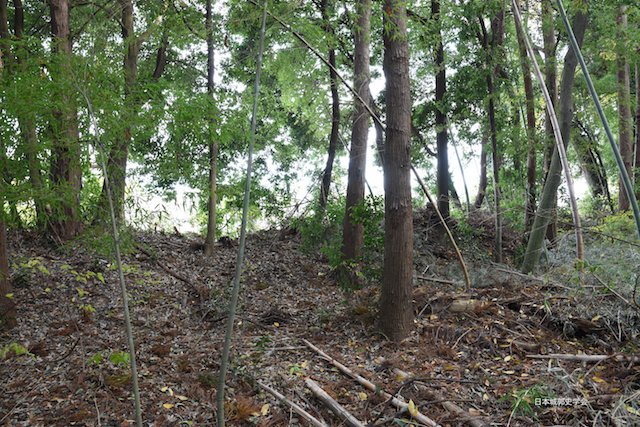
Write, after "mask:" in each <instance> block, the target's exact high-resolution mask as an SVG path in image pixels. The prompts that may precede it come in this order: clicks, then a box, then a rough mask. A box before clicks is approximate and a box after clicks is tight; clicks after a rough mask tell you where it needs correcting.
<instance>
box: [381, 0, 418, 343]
mask: <svg viewBox="0 0 640 427" xmlns="http://www.w3.org/2000/svg"><path fill="white" fill-rule="evenodd" d="M383 8H384V9H383V16H384V28H385V30H384V31H383V38H384V48H385V51H384V62H383V67H384V73H385V77H386V97H387V128H386V143H385V173H384V188H385V253H384V271H383V277H382V289H381V291H380V328H381V330H382V332H383V333H384V334H385V335H386V336H387V338H389V339H390V340H392V341H401V340H402V339H404V338H405V337H406V336H407V335H408V334H409V331H410V330H411V328H412V326H413V309H412V299H411V298H412V289H413V213H412V203H411V180H410V178H411V177H410V173H411V95H410V80H409V48H408V42H407V14H406V9H405V3H404V2H403V1H400V0H386V1H385V2H384V5H383Z"/></svg>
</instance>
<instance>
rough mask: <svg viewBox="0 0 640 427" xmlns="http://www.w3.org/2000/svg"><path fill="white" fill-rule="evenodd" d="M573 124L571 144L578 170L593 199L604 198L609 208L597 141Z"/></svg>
mask: <svg viewBox="0 0 640 427" xmlns="http://www.w3.org/2000/svg"><path fill="white" fill-rule="evenodd" d="M574 124H575V125H574V132H573V134H572V140H571V143H572V145H573V149H574V150H575V151H576V154H577V155H578V158H579V160H580V169H581V170H582V175H583V176H584V178H585V180H586V181H587V185H588V186H589V189H590V191H591V195H592V196H593V197H605V198H606V199H607V200H608V202H609V205H610V206H611V196H610V194H609V185H608V184H607V170H606V168H605V167H604V164H603V163H602V158H601V156H600V153H599V151H598V145H597V141H595V140H594V138H593V136H592V135H591V133H590V132H589V131H588V129H586V128H585V127H584V126H582V124H581V123H576V121H575V120H574ZM612 212H613V210H612Z"/></svg>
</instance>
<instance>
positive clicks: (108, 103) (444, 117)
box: [0, 0, 640, 285]
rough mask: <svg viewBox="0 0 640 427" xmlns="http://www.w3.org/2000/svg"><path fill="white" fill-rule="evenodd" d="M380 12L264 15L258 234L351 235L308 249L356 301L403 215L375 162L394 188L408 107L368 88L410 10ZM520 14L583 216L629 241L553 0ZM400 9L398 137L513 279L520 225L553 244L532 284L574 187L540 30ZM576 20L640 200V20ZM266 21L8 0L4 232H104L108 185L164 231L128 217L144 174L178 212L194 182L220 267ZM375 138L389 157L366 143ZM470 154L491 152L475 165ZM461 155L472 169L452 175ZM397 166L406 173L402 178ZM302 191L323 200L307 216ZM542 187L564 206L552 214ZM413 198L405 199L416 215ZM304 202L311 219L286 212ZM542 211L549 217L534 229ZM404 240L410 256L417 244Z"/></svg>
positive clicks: (606, 10) (122, 207) (168, 9)
mask: <svg viewBox="0 0 640 427" xmlns="http://www.w3.org/2000/svg"><path fill="white" fill-rule="evenodd" d="M373 6H374V7H372V3H371V2H369V1H357V2H355V3H354V2H347V1H342V2H339V1H329V0H318V1H307V2H286V1H278V2H273V3H270V4H268V9H269V18H268V23H267V31H266V41H265V43H266V45H265V46H266V50H265V60H264V64H263V77H262V81H261V88H260V94H261V96H260V102H259V106H258V114H257V117H258V127H257V129H258V130H257V134H256V137H257V141H256V150H257V151H256V155H255V159H254V161H253V166H254V173H255V177H254V179H253V181H252V188H251V191H252V197H251V205H250V206H251V210H250V215H249V218H250V227H252V225H251V224H253V227H254V228H255V225H256V224H263V221H264V220H267V221H269V222H270V223H271V224H278V225H280V226H283V225H284V226H286V225H288V224H290V223H291V222H292V221H293V220H294V218H293V216H294V215H295V217H296V218H295V219H296V220H297V221H298V226H299V227H302V228H304V224H307V226H308V224H309V219H310V218H312V220H311V223H313V224H322V225H323V226H324V227H325V228H326V227H330V226H334V230H333V232H332V233H331V237H326V233H324V234H323V233H318V232H317V230H316V231H309V232H310V233H312V234H313V233H315V234H314V236H316V237H317V236H319V235H323V236H324V237H323V239H324V241H318V242H316V243H318V244H319V245H320V246H321V247H323V248H324V250H325V251H326V252H327V253H329V254H330V258H331V255H332V256H333V258H331V259H332V263H333V265H334V267H336V268H337V269H338V270H339V271H340V272H341V277H342V280H345V281H346V282H350V283H351V284H356V285H358V284H361V282H362V281H363V280H364V279H363V275H362V271H361V270H362V268H363V265H362V264H363V263H366V260H364V259H363V248H364V245H365V237H364V224H363V222H364V220H363V219H362V218H369V219H371V218H377V216H376V215H375V212H381V211H382V210H384V209H385V208H384V207H383V206H384V203H383V201H382V199H381V198H379V197H375V196H374V195H373V194H369V195H367V193H366V192H365V184H366V183H365V179H364V170H365V160H364V159H365V158H366V155H367V154H366V153H367V152H369V153H371V152H373V153H374V157H375V158H376V161H377V163H378V164H379V165H380V167H381V168H382V169H384V170H385V177H387V176H389V177H391V172H389V170H387V167H386V166H385V165H386V164H390V165H393V164H395V163H397V162H395V161H396V160H398V157H397V156H398V155H400V154H398V153H399V152H396V151H394V150H391V148H390V147H391V145H390V143H389V138H390V136H389V135H390V133H392V131H393V128H392V129H391V131H390V130H389V129H386V130H385V125H387V124H388V123H387V122H389V120H390V119H391V117H392V115H390V112H394V113H395V112H396V110H394V109H391V110H389V106H390V105H396V101H398V100H397V99H396V98H394V97H395V96H396V95H395V93H396V92H394V95H393V96H389V93H390V92H389V88H390V87H392V86H390V85H389V80H390V78H387V87H386V89H385V90H382V91H381V92H380V94H379V95H378V96H377V97H376V98H375V99H374V97H373V96H372V95H371V90H370V88H369V83H370V81H371V79H372V78H374V79H376V78H377V79H379V78H382V77H383V76H382V73H381V70H382V71H383V73H388V72H389V70H390V68H391V67H392V66H393V65H394V64H395V61H389V62H385V60H384V55H385V53H387V52H388V49H387V48H385V46H383V44H382V43H381V42H382V40H383V39H384V38H385V37H384V36H385V35H388V33H389V27H388V26H389V25H390V24H389V22H392V21H393V19H395V18H396V12H395V11H392V10H391V9H390V8H389V7H388V6H385V7H380V5H379V4H377V3H374V4H373ZM521 6H523V15H524V17H525V18H524V19H525V27H524V28H525V29H526V32H528V33H529V34H530V35H531V37H532V40H531V41H532V43H533V46H534V51H535V52H536V60H537V61H538V62H539V63H540V67H541V68H542V69H543V70H544V75H545V84H546V87H547V89H548V91H549V92H550V95H551V101H552V103H554V104H556V108H557V112H558V117H559V121H560V123H561V128H562V132H563V141H564V143H565V144H566V145H567V146H569V147H571V148H572V149H570V150H569V154H568V156H569V163H570V165H571V166H572V168H573V173H575V174H577V175H580V174H582V175H584V177H585V178H586V182H587V184H588V185H589V189H590V191H589V193H588V194H587V196H586V197H585V198H584V199H583V200H582V205H581V208H582V211H583V213H587V214H588V215H591V216H593V217H595V218H596V219H599V218H602V217H603V216H605V215H613V214H620V216H618V217H615V219H614V220H613V221H614V222H615V221H619V222H622V223H623V224H625V225H624V226H625V227H629V226H631V229H633V227H632V225H631V224H630V223H631V217H630V215H629V209H630V198H629V197H628V195H627V194H626V191H625V190H624V188H622V187H621V185H619V182H618V172H617V170H616V168H615V161H614V157H613V155H612V153H611V152H610V150H609V149H608V148H607V147H606V138H605V132H604V130H603V129H602V126H601V124H600V120H599V119H598V116H597V113H596V109H595V107H594V106H593V103H592V102H591V100H590V98H589V94H588V91H587V89H586V85H585V83H584V79H582V76H581V71H580V70H578V71H576V60H575V54H574V53H573V49H572V48H570V47H569V43H568V38H567V35H566V31H565V29H564V27H563V26H562V24H561V21H560V19H559V17H558V14H557V11H556V10H555V6H554V4H552V3H551V2H550V1H547V0H544V1H540V2H529V3H527V4H525V5H521ZM394 7H396V6H394ZM398 7H399V9H398V10H402V13H400V12H398V15H397V18H398V19H399V20H400V21H402V22H403V25H406V26H407V29H406V35H402V36H397V37H395V36H394V37H390V40H391V41H394V40H395V39H396V38H398V39H401V41H403V42H405V43H406V46H407V48H408V49H409V51H408V52H409V63H408V65H409V66H408V69H407V72H408V73H409V76H410V78H411V83H410V93H411V111H410V117H411V119H410V120H411V123H410V127H407V128H405V129H403V130H401V132H405V134H407V133H409V132H410V134H411V135H412V141H411V142H410V150H411V160H410V163H411V164H412V165H413V166H414V167H415V168H416V169H414V172H415V173H416V175H417V176H418V175H419V173H420V174H424V176H423V179H424V180H425V181H426V182H427V186H428V187H430V188H431V189H432V191H433V192H434V193H435V194H436V196H437V206H438V209H439V211H440V212H441V214H442V215H443V216H444V218H445V219H449V218H450V217H452V216H453V217H455V218H457V219H461V220H463V219H464V217H465V216H466V215H467V214H468V213H469V212H471V211H473V210H478V209H486V210H488V211H490V212H492V214H493V215H494V217H495V221H496V223H495V224H496V242H495V246H494V249H493V251H492V252H493V254H494V256H495V259H496V260H497V261H499V262H501V261H502V243H501V237H500V235H501V234H500V230H501V229H502V226H503V221H506V222H507V223H508V225H509V226H511V227H514V228H517V229H519V230H522V231H523V232H524V233H526V234H527V235H529V234H528V233H530V232H531V231H532V230H538V231H539V230H543V229H544V230H546V231H545V232H544V233H543V237H542V238H539V239H536V240H535V242H533V243H532V241H533V239H531V241H529V243H528V247H527V249H526V254H525V256H524V260H525V262H524V264H523V265H522V269H523V271H524V272H526V273H528V272H531V271H535V270H536V269H537V263H538V261H539V253H540V250H541V248H542V246H543V242H544V238H546V239H547V241H548V242H550V243H551V244H552V245H553V244H554V243H555V242H556V241H557V233H558V231H557V216H558V213H557V209H556V206H558V201H557V197H558V195H557V189H558V182H555V183H554V184H552V185H550V184H549V183H550V182H551V181H553V180H550V179H549V177H553V178H554V179H556V178H559V176H560V172H559V171H558V170H557V169H554V161H553V153H554V151H555V150H556V144H555V140H554V137H553V130H552V125H551V121H550V118H549V116H548V115H547V114H545V108H544V101H543V98H542V95H541V92H540V90H539V88H538V86H537V85H535V84H533V83H532V69H531V63H530V61H529V58H528V57H527V53H526V49H525V43H524V39H525V37H527V35H526V34H524V33H523V32H522V31H520V30H518V28H517V26H516V25H515V21H514V19H513V9H512V5H510V4H508V3H507V2H504V1H484V2H480V1H460V2H453V1H442V2H440V1H436V0H433V1H431V2H420V1H416V2H409V3H406V4H404V3H403V4H402V6H398ZM404 7H406V12H405V11H404ZM568 13H569V15H570V17H571V19H572V20H573V26H574V30H575V33H576V36H577V39H578V43H579V44H581V45H582V50H583V52H584V55H585V58H586V61H587V65H588V67H589V70H590V73H591V74H592V76H593V77H594V79H595V86H596V89H597V91H598V93H599V94H600V97H601V99H602V102H603V106H604V112H605V114H606V116H607V117H608V118H609V122H610V123H612V127H613V130H614V133H616V134H617V135H618V145H619V151H620V153H621V155H622V158H623V159H624V165H625V168H626V170H627V173H628V175H629V176H631V177H632V179H634V181H635V183H636V184H635V185H636V186H635V192H637V191H638V190H637V189H638V176H640V168H639V167H638V166H639V165H640V160H639V156H638V151H639V150H638V146H639V145H640V144H639V141H640V136H639V132H638V131H637V129H638V120H640V102H638V99H639V97H640V91H637V90H636V88H637V87H638V86H640V85H639V84H638V82H639V79H640V72H639V68H638V52H639V51H640V46H639V44H640V35H639V34H640V33H639V29H638V21H639V17H638V13H639V10H638V6H637V5H636V4H634V2H625V1H620V2H603V1H592V2H586V1H574V2H571V3H570V4H569V5H568ZM260 16H261V9H260V7H259V6H258V5H256V4H254V3H253V2H234V1H229V2H225V3H222V2H220V3H214V2H213V1H207V2H190V3H187V2H180V3H177V2H165V3H160V2H136V3H134V2H131V1H127V0H117V1H107V2H84V1H81V2H69V1H68V0H55V1H50V2H47V3H40V2H27V3H25V4H23V3H22V2H21V1H20V0H15V1H13V2H12V3H9V2H8V1H2V2H0V35H1V40H0V43H2V44H1V46H0V51H1V52H2V80H1V82H2V93H1V95H0V96H1V97H2V109H3V114H2V122H1V124H0V125H1V129H0V144H1V145H0V160H1V161H0V173H1V178H2V179H1V183H0V185H1V186H2V187H1V188H2V198H3V209H2V214H3V221H2V224H4V225H6V226H8V227H9V228H10V229H14V228H33V229H39V230H43V231H46V233H48V235H49V236H50V237H51V239H53V240H54V241H55V242H56V243H57V244H60V245H62V244H64V242H65V241H68V240H70V239H74V238H76V237H77V236H80V235H83V234H84V235H85V236H86V235H91V234H92V233H93V235H96V234H97V235H100V234H102V231H103V230H104V221H105V220H106V219H107V218H108V213H107V211H108V210H107V206H108V203H107V191H106V190H107V186H106V185H105V182H106V180H104V179H103V176H104V173H105V172H106V175H107V176H108V177H109V182H110V183H111V187H112V188H111V191H112V193H113V195H114V200H115V205H114V207H115V216H116V219H117V220H118V221H119V223H120V225H122V226H132V227H142V228H151V227H153V226H154V225H157V224H158V223H161V222H162V216H163V215H165V214H170V213H169V212H166V213H158V212H148V211H145V210H144V209H141V208H140V206H136V205H132V204H131V203H133V200H134V199H133V198H131V197H128V194H130V193H128V192H127V191H128V190H127V188H128V187H127V185H126V179H127V177H128V176H132V175H133V174H144V175H145V176H148V177H150V179H151V183H150V184H149V187H150V188H152V189H153V190H154V191H162V192H163V196H164V197H166V198H167V199H171V198H172V197H175V185H176V184H178V183H179V184H184V185H187V186H189V187H190V188H193V189H197V190H199V192H198V193H196V197H197V206H198V209H199V212H200V213H199V218H201V220H200V221H201V222H200V223H201V224H202V227H203V230H206V234H207V236H206V238H205V254H210V253H211V251H212V250H213V249H212V248H213V242H215V239H216V237H219V236H220V235H223V234H231V235H236V233H237V229H238V224H239V218H240V208H241V206H242V198H243V192H244V191H243V185H244V163H245V162H246V151H247V147H248V144H249V137H248V134H249V117H250V110H251V103H252V101H253V97H252V96H251V94H250V91H249V90H248V89H247V88H249V87H251V84H252V79H253V77H254V75H255V66H256V57H257V43H258V36H259V17H260ZM392 18H393V19H392ZM400 27H402V26H401V25H399V27H398V28H400ZM216 58H221V59H218V60H216ZM216 64H217V66H216ZM632 70H633V73H632V72H631V71H632ZM574 77H575V78H574ZM400 93H402V91H400ZM370 117H372V118H373V120H371V119H370ZM402 120H404V119H401V120H400V122H402ZM402 123H404V122H402ZM371 125H375V126H373V129H375V131H374V132H371V133H372V137H371V139H374V138H373V137H374V135H373V134H374V133H375V143H374V144H371V146H370V147H368V145H369V144H370V142H369V133H370V131H369V127H370V126H371ZM385 132H386V138H387V140H386V141H385ZM349 133H350V137H348V136H345V135H348V134H349ZM454 136H455V139H454V138H453V137H454ZM407 137H408V136H407ZM407 141H408V140H407ZM432 141H433V142H432ZM403 144H404V142H403ZM385 145H386V147H385ZM473 146H479V147H481V154H480V155H479V159H478V156H477V155H476V154H474V150H473V149H471V148H470V147H473ZM452 152H455V154H456V157H455V158H456V159H457V163H458V164H454V165H451V164H450V161H449V159H450V157H451V153H452ZM101 153H103V155H104V156H105V157H102V155H101ZM345 157H348V158H349V167H348V169H347V170H344V168H341V167H335V168H334V165H340V163H339V162H336V158H345ZM102 158H104V159H106V167H105V170H104V171H102V170H101V169H100V164H101V159H102ZM488 158H489V159H490V161H488ZM434 159H435V160H436V161H435V162H434V161H433V160H434ZM131 160H133V161H134V162H135V164H136V165H137V167H136V168H135V170H132V168H131V167H130V165H131ZM476 161H477V162H479V164H480V166H481V167H480V176H479V177H478V178H477V180H478V182H479V185H478V187H479V188H478V189H477V191H476V192H475V194H470V191H472V189H470V188H467V186H466V183H465V185H464V196H460V195H459V193H458V192H457V191H456V188H455V187H454V186H453V185H452V180H451V171H452V170H453V169H459V170H460V171H461V172H462V171H465V172H468V166H469V164H471V163H473V162H476ZM400 164H404V167H405V169H406V166H407V164H406V161H405V162H404V163H402V161H401V162H400ZM488 164H489V165H490V166H491V167H490V168H488V167H487V165H488ZM96 165H97V166H96ZM128 165H129V167H127V166H128ZM434 165H435V167H434ZM401 168H402V167H401ZM417 171H420V172H419V173H418V172H417ZM550 171H551V172H550ZM405 172H406V173H405V175H403V176H407V174H408V170H406V171H405ZM342 177H346V178H347V185H346V189H345V186H344V185H343V180H342ZM303 179H304V180H305V181H307V182H309V185H308V191H309V193H308V194H311V195H313V196H312V197H309V196H308V197H306V198H305V199H304V200H303V201H302V202H299V201H297V203H294V200H295V199H294V198H295V193H294V189H295V188H297V187H298V184H299V182H300V181H301V180H303ZM386 179H387V181H388V182H386V183H385V187H386V194H385V197H387V198H388V197H390V196H389V194H391V192H396V191H400V190H397V189H396V190H390V188H391V187H389V186H391V185H392V184H391V183H396V181H397V180H396V179H391V178H386ZM404 179H405V178H403V180H404ZM467 180H472V179H471V178H470V177H467ZM398 182H399V181H398ZM403 182H404V181H403ZM402 185H404V184H402ZM545 185H546V186H547V187H551V190H550V191H549V194H550V197H547V198H546V199H547V200H546V202H543V203H547V202H548V203H547V204H545V205H544V206H545V208H544V209H538V208H537V206H538V204H539V203H541V200H540V199H541V198H542V196H541V195H542V188H543V186H545ZM332 186H333V188H332ZM553 187H555V188H553ZM401 190H402V189H401ZM402 191H404V190H402ZM408 191H409V192H405V193H402V194H403V196H402V197H405V199H404V202H408V203H409V206H410V205H411V191H410V188H409V189H408ZM394 194H395V193H394ZM473 196H475V197H473ZM563 197H564V193H561V194H560V199H561V201H560V206H563V203H562V198H563ZM413 198H414V201H413V205H415V206H420V205H423V204H424V200H425V199H424V196H423V189H421V188H420V187H419V186H417V185H416V187H415V189H414V190H413ZM404 202H403V203H401V205H404V204H406V203H404ZM452 202H453V204H452ZM291 206H294V209H293V211H294V213H293V214H292V213H291V211H292V210H291V209H287V208H285V207H291ZM549 206H550V208H549ZM386 208H387V209H391V207H390V206H389V202H388V200H387V206H386ZM362 209H364V213H363V211H362ZM125 212H128V213H129V216H128V217H127V216H126V215H125ZM388 212H389V211H387V213H388ZM536 216H537V217H538V218H542V222H540V223H534V219H535V218H536ZM387 217H388V215H387ZM317 219H319V221H316V222H314V221H315V220H317ZM387 220H389V218H387ZM547 222H549V223H550V224H549V225H547ZM339 223H342V224H341V225H340V226H338V227H337V228H336V227H335V226H336V224H339ZM3 228H4V226H3ZM396 234H397V233H395V234H394V233H390V232H389V233H388V234H387V245H386V247H387V250H388V251H389V253H390V254H395V253H396V252H398V248H399V247H401V246H402V244H404V243H406V241H405V242H395V241H394V242H391V241H390V240H389V237H390V236H392V237H393V236H396ZM403 236H405V237H403V239H405V240H406V239H413V235H412V234H411V233H410V232H408V233H406V232H405V233H404V234H403ZM406 236H409V237H406ZM320 240H322V239H320ZM395 245H399V246H395ZM525 246H527V242H526V241H525V243H523V252H524V251H525V250H524V247H525ZM532 246H535V247H532ZM5 253H6V251H5ZM529 253H533V255H532V256H529V262H527V259H528V258H527V254H529ZM404 258H406V259H404V260H403V261H402V262H401V263H402V264H407V265H410V264H411V262H412V261H411V255H409V256H404ZM396 261H397V260H396ZM516 262H519V261H518V260H516ZM397 264H398V262H393V263H392V265H397ZM5 275H6V273H5Z"/></svg>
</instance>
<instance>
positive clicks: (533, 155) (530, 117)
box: [516, 25, 538, 229]
mask: <svg viewBox="0 0 640 427" xmlns="http://www.w3.org/2000/svg"><path fill="white" fill-rule="evenodd" d="M516 34H517V38H518V48H519V52H520V66H521V67H522V78H523V81H524V93H525V99H526V106H527V108H526V111H527V183H526V192H527V194H526V196H525V197H526V199H525V207H524V223H525V227H526V229H530V228H531V226H532V225H533V219H534V218H535V213H536V179H537V167H538V165H537V151H538V139H537V137H536V108H535V97H534V93H533V82H532V79H531V65H530V64H529V57H528V55H527V48H526V47H525V44H524V35H523V34H522V30H521V29H520V26H519V25H516Z"/></svg>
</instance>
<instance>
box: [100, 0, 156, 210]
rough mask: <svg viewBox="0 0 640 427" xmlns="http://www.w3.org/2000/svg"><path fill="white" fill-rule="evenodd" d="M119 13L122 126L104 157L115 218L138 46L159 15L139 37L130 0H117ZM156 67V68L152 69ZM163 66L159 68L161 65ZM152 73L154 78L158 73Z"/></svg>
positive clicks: (130, 132) (120, 202) (136, 105)
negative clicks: (121, 47) (122, 103)
mask: <svg viewBox="0 0 640 427" xmlns="http://www.w3.org/2000/svg"><path fill="white" fill-rule="evenodd" d="M118 4H119V6H120V10H121V12H122V15H121V22H120V24H121V26H122V39H123V42H124V44H125V46H126V50H125V55H124V60H123V72H124V105H123V111H122V123H123V127H122V130H121V131H120V132H118V135H117V136H116V138H115V141H114V143H113V145H112V146H111V149H110V150H109V156H108V159H107V174H108V175H109V182H110V184H111V194H112V195H113V203H114V210H115V214H116V219H117V220H122V218H123V216H124V194H125V185H126V176H127V159H128V157H129V145H130V144H131V141H132V139H133V138H134V137H135V135H134V133H135V132H134V130H135V122H136V120H137V118H138V110H139V109H140V106H141V105H142V97H141V96H140V94H139V93H138V56H139V54H140V47H141V46H142V44H143V43H144V42H145V41H146V40H147V39H148V38H149V37H150V36H151V33H152V32H153V31H154V30H155V29H156V28H157V27H158V25H160V22H161V21H162V16H159V17H158V18H156V20H155V21H154V22H153V23H152V24H151V25H150V26H149V28H148V29H147V31H145V32H144V33H143V34H141V35H140V36H136V35H135V29H134V13H133V2H132V1H131V0H118ZM161 54H162V53H161ZM159 69H160V68H158V67H156V71H157V70H159ZM161 69H163V68H161ZM156 74H157V73H154V78H156V79H157V78H159V77H160V76H159V75H156ZM106 194H107V192H106V188H105V187H104V185H103V187H102V195H101V199H100V202H99V205H98V208H99V212H98V218H101V217H104V216H106V213H107V210H108V202H107V197H106Z"/></svg>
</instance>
